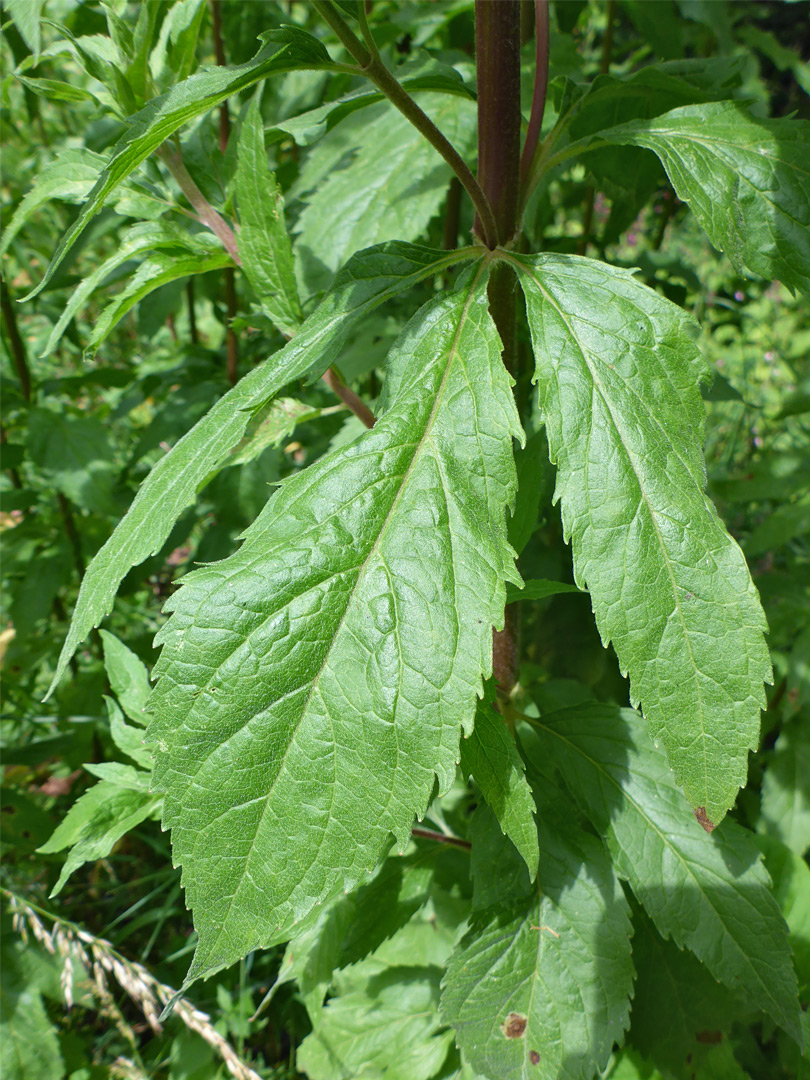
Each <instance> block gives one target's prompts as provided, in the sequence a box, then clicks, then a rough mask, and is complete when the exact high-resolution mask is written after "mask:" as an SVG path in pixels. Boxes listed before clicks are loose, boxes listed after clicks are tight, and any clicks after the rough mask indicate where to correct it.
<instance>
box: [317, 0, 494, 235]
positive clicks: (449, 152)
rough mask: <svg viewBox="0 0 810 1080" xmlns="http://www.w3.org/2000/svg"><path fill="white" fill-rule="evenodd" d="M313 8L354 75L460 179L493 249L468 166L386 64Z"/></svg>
mask: <svg viewBox="0 0 810 1080" xmlns="http://www.w3.org/2000/svg"><path fill="white" fill-rule="evenodd" d="M312 6H313V7H314V8H315V9H316V10H317V11H318V12H319V13H320V15H321V16H322V17H323V19H324V20H325V21H326V22H327V23H328V24H329V26H330V27H331V28H332V29H333V30H334V32H335V33H336V34H337V36H338V38H339V40H340V41H341V43H342V44H343V45H344V47H345V48H346V50H347V51H348V52H349V53H350V54H351V55H352V56H353V57H354V59H355V60H356V61H357V62H358V63H359V64H360V67H361V68H362V71H359V72H357V74H362V75H365V76H366V77H367V78H369V79H370V80H371V81H372V82H373V83H374V85H375V86H376V87H377V89H378V90H380V91H381V92H382V93H383V94H385V96H386V97H387V98H388V99H389V101H391V103H392V104H393V105H394V106H395V107H396V108H397V109H399V111H400V112H401V113H402V115H403V116H404V117H406V119H408V120H410V122H411V123H412V124H413V125H414V127H415V128H416V129H417V130H418V131H420V132H421V133H422V135H424V137H425V138H426V139H427V140H428V142H429V143H430V144H431V146H433V147H434V148H435V149H436V150H438V152H439V153H440V154H441V156H442V157H443V158H444V160H445V161H446V162H447V164H448V165H449V166H450V168H451V169H452V170H453V172H454V173H455V174H456V176H457V177H458V178H459V180H460V181H461V183H462V184H463V185H464V188H465V190H466V191H467V193H468V195H469V196H470V198H471V199H472V201H473V205H474V206H475V209H476V212H477V214H478V217H479V220H480V222H481V232H482V237H481V239H482V240H483V241H484V243H485V244H486V246H487V247H488V248H490V250H492V249H494V248H495V247H496V246H497V242H498V241H497V235H498V230H497V228H496V226H495V218H494V216H493V213H492V207H491V206H490V204H489V201H488V200H487V198H486V196H485V195H484V192H483V191H482V189H481V185H480V184H479V183H478V181H477V180H476V178H475V176H473V174H472V172H471V170H470V167H469V166H468V165H467V163H466V162H465V161H464V159H463V158H462V157H461V155H460V154H459V152H458V151H457V150H456V149H455V147H454V146H453V145H452V143H450V142H449V141H448V139H447V138H446V137H445V136H444V135H442V133H441V131H439V129H438V128H437V127H436V125H435V124H434V123H433V121H432V120H431V119H430V117H429V116H427V115H426V114H425V113H424V112H423V111H422V110H421V109H420V108H419V106H418V105H417V104H416V102H415V101H414V100H413V98H412V97H411V96H410V94H409V93H408V92H407V91H406V90H405V89H403V87H402V86H400V84H399V83H398V82H397V80H396V79H395V78H394V76H393V75H392V74H391V72H390V71H389V70H388V68H387V67H386V66H385V64H383V63H382V61H381V60H380V59H379V58H378V57H373V56H372V55H371V54H370V52H369V50H368V49H367V48H366V46H365V45H364V44H363V42H362V41H361V40H360V39H359V38H358V37H357V35H356V34H355V33H354V31H353V30H352V29H351V27H349V25H348V24H347V23H346V22H345V21H344V19H343V18H342V17H341V16H340V15H339V14H338V12H337V11H336V10H335V8H333V7H332V5H331V4H330V3H328V2H327V0H312Z"/></svg>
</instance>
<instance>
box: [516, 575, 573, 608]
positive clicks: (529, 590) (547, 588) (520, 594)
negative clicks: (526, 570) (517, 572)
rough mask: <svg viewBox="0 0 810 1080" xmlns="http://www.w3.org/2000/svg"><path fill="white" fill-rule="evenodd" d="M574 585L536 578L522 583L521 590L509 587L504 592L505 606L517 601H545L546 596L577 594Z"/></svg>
mask: <svg viewBox="0 0 810 1080" xmlns="http://www.w3.org/2000/svg"><path fill="white" fill-rule="evenodd" d="M578 592H579V589H578V588H577V587H576V585H570V584H568V583H567V582H565V581H548V580H546V579H545V578H536V579H535V580H529V581H526V582H524V584H523V588H522V589H521V588H519V587H518V586H517V585H510V586H509V588H508V589H507V590H506V602H507V604H514V603H516V602H517V601H518V600H545V599H546V597H548V596H559V594H560V593H578Z"/></svg>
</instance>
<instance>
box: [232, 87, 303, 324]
mask: <svg viewBox="0 0 810 1080" xmlns="http://www.w3.org/2000/svg"><path fill="white" fill-rule="evenodd" d="M236 200H237V206H238V209H239V238H238V243H239V255H240V256H241V259H242V267H243V269H244V271H245V274H246V276H247V279H248V281H249V282H250V284H251V286H252V287H253V290H254V292H255V293H256V296H257V298H258V300H259V301H260V303H261V305H262V308H263V309H264V311H265V313H266V314H267V316H268V318H270V319H272V320H273V322H274V323H275V324H276V326H277V327H278V328H279V330H281V331H283V332H285V333H288V334H292V333H294V332H295V330H296V328H297V327H298V324H299V323H300V322H301V319H302V315H301V303H300V301H299V299H298V286H297V285H296V283H295V270H294V268H293V257H292V248H291V247H290V238H289V236H288V235H287V229H286V228H285V225H284V199H283V197H282V194H281V188H280V187H279V186H278V183H277V181H276V178H275V176H274V175H273V173H272V172H271V170H270V166H269V165H268V164H267V152H266V150H265V148H264V125H263V124H262V114H261V111H260V108H259V99H258V97H256V98H254V99H253V101H252V102H251V103H250V106H249V107H248V111H247V114H246V115H245V119H244V120H243V121H242V128H241V130H240V132H239V148H238V153H237V165H236Z"/></svg>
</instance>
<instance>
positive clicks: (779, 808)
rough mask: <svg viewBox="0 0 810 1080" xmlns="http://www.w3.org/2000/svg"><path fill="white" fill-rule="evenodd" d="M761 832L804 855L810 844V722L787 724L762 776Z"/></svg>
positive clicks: (804, 717) (800, 720) (805, 719)
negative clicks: (774, 837)
mask: <svg viewBox="0 0 810 1080" xmlns="http://www.w3.org/2000/svg"><path fill="white" fill-rule="evenodd" d="M759 830H760V832H764V833H766V834H768V835H770V836H776V837H778V838H779V839H780V840H781V841H782V842H783V843H784V844H787V846H788V847H789V848H790V849H791V851H795V852H796V854H797V855H804V854H805V852H806V851H807V850H808V848H810V722H808V717H807V715H806V714H805V715H800V716H798V717H797V718H796V719H795V720H793V721H792V722H791V723H788V724H785V725H784V727H783V728H782V731H781V733H780V735H779V738H778V739H777V740H776V745H775V746H774V748H773V754H772V755H771V758H770V761H769V762H768V767H767V768H766V770H765V776H764V777H763V780H762V816H761V818H760V824H759Z"/></svg>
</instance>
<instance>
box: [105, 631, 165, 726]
mask: <svg viewBox="0 0 810 1080" xmlns="http://www.w3.org/2000/svg"><path fill="white" fill-rule="evenodd" d="M99 633H100V634H101V647H102V649H103V650H104V667H105V668H106V671H107V678H108V679H109V680H110V686H111V687H112V689H113V693H114V694H115V696H116V697H117V698H118V703H119V704H120V706H121V708H122V709H123V710H124V712H125V713H126V714H127V716H128V717H129V718H130V720H134V721H135V723H136V724H143V725H146V722H147V717H146V715H145V712H144V709H145V706H146V700H147V698H148V697H149V695H150V694H151V693H152V687H151V686H150V684H149V672H148V671H147V670H146V666H145V664H144V663H143V661H142V660H140V659H139V658H138V657H137V656H136V655H135V653H134V652H133V651H132V650H131V649H129V648H128V647H127V646H126V645H125V644H124V643H123V641H119V640H118V638H117V637H116V636H115V635H114V634H111V633H110V632H109V630H100V631H99Z"/></svg>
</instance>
